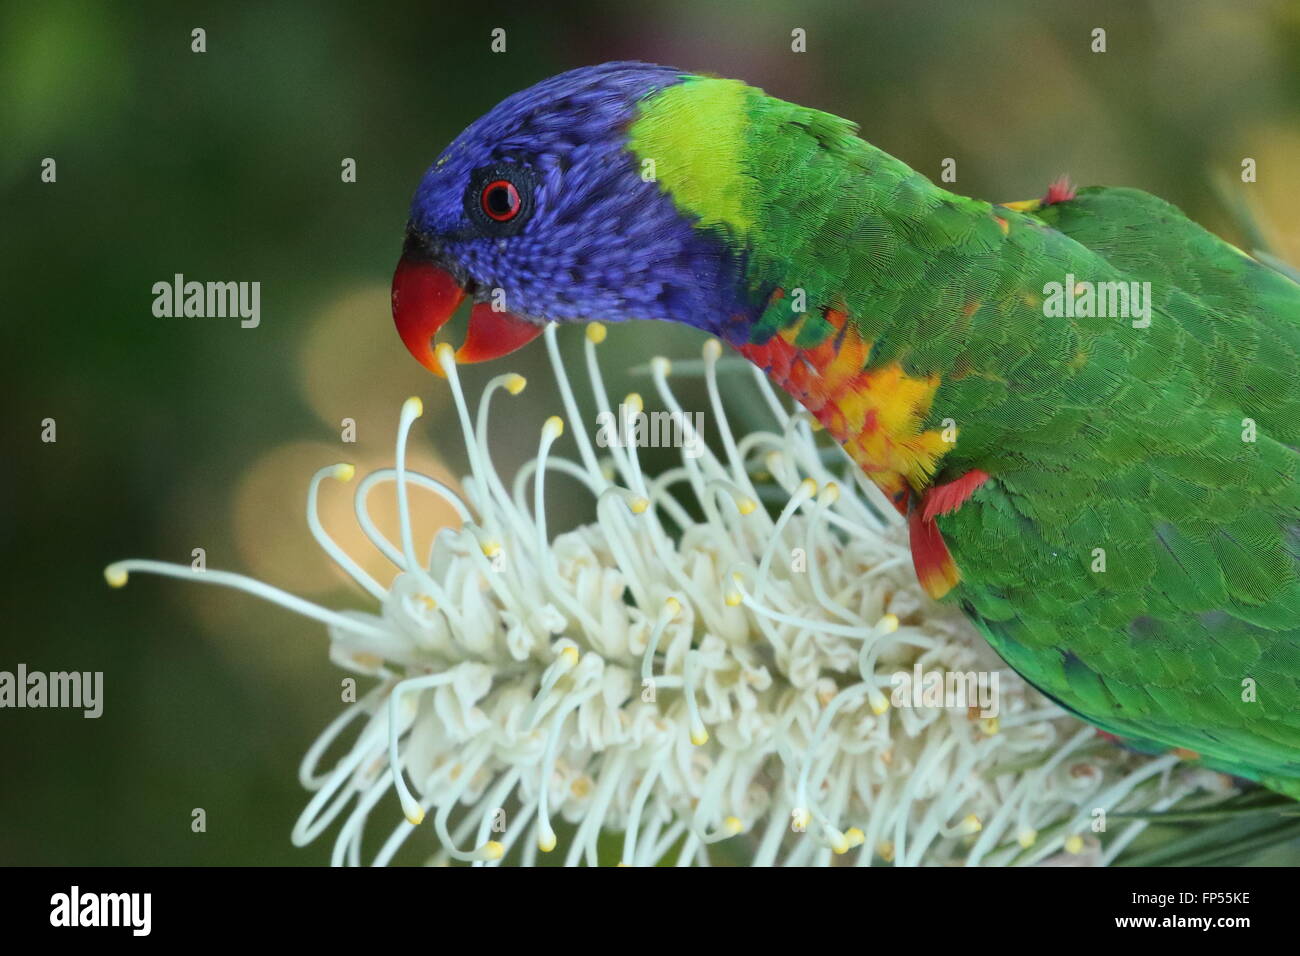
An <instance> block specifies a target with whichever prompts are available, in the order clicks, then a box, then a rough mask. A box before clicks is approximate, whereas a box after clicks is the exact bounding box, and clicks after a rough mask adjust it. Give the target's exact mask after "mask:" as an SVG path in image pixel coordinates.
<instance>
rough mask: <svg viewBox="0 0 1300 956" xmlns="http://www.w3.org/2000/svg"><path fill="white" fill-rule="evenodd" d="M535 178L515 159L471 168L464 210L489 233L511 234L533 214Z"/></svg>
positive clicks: (480, 228)
mask: <svg viewBox="0 0 1300 956" xmlns="http://www.w3.org/2000/svg"><path fill="white" fill-rule="evenodd" d="M535 187H536V180H535V177H534V174H533V171H532V170H531V169H529V168H528V167H527V166H522V165H519V164H518V163H496V164H494V165H492V166H485V167H483V168H481V169H476V170H474V172H473V173H471V174H470V177H469V187H468V188H467V189H466V190H465V213H466V215H467V216H468V217H469V220H470V222H471V223H473V224H474V225H475V226H477V227H478V231H479V232H481V233H483V234H484V235H488V236H513V235H514V234H515V233H517V232H518V231H519V230H520V229H522V228H523V226H524V223H526V222H527V221H528V219H529V217H530V216H531V215H532V212H533V208H534V206H535V205H536V203H535V199H534V196H535Z"/></svg>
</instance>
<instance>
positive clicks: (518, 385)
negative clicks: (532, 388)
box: [504, 372, 528, 395]
mask: <svg viewBox="0 0 1300 956" xmlns="http://www.w3.org/2000/svg"><path fill="white" fill-rule="evenodd" d="M504 384H505V390H506V391H507V392H509V393H510V394H511V395H518V394H519V393H520V392H522V391H523V390H524V389H525V388H527V387H528V379H526V378H524V377H523V376H522V375H520V374H519V373H518V372H511V373H510V374H509V375H507V376H506V380H505V383H504Z"/></svg>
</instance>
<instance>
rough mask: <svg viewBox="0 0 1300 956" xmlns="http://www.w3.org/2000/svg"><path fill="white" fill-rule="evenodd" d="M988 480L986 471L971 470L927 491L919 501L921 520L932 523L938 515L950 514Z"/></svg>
mask: <svg viewBox="0 0 1300 956" xmlns="http://www.w3.org/2000/svg"><path fill="white" fill-rule="evenodd" d="M988 480H989V473H988V472H987V471H982V470H980V469H979V468H972V469H971V470H970V471H968V472H966V474H964V475H962V476H961V477H960V478H955V479H953V480H952V481H949V482H947V483H945V484H942V485H935V486H934V487H933V488H930V489H928V490H927V491H926V493H925V496H924V497H922V499H921V508H922V515H921V516H922V518H924V519H925V520H926V521H933V520H934V519H935V517H936V516H938V515H946V514H951V513H952V512H954V511H956V510H957V509H958V508H960V507H961V506H962V505H964V504H965V503H966V501H967V499H968V498H970V496H971V495H973V494H975V489H976V488H978V487H979V486H980V485H982V484H984V482H986V481H988Z"/></svg>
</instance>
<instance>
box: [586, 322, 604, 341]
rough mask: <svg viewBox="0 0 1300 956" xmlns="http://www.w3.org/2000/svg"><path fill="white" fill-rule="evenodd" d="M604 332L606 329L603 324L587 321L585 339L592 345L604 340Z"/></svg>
mask: <svg viewBox="0 0 1300 956" xmlns="http://www.w3.org/2000/svg"><path fill="white" fill-rule="evenodd" d="M606 334H607V330H606V328H605V326H603V325H601V324H600V323H599V322H588V323H587V341H588V342H590V343H591V344H592V345H599V344H600V343H601V342H604V341H605V336H606Z"/></svg>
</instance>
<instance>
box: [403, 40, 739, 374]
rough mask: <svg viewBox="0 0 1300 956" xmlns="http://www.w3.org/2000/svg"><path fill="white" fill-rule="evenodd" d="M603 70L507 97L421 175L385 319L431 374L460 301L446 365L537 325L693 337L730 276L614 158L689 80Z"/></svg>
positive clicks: (665, 201) (516, 339)
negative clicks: (632, 323) (462, 334)
mask: <svg viewBox="0 0 1300 956" xmlns="http://www.w3.org/2000/svg"><path fill="white" fill-rule="evenodd" d="M688 78H689V77H688V75H686V74H683V73H681V72H680V71H677V70H673V69H669V68H667V67H661V66H652V65H649V64H644V63H607V64H602V65H600V66H594V67H584V68H582V69H578V70H573V71H571V72H568V73H564V74H561V75H559V76H555V77H552V78H550V79H548V80H545V81H543V82H541V83H538V84H537V85H535V86H533V87H530V88H529V89H526V90H523V91H522V92H519V93H516V94H514V95H512V96H510V97H508V98H507V99H506V100H504V101H503V102H501V103H500V104H499V105H498V106H497V107H495V108H494V109H493V110H492V111H491V112H489V113H487V114H486V115H485V116H483V117H481V118H480V119H478V120H477V121H475V122H474V123H473V124H471V125H470V126H469V127H468V128H466V129H465V131H464V132H462V133H461V134H460V135H459V136H458V137H456V139H455V140H454V141H453V142H452V143H451V145H450V146H448V147H447V148H446V150H444V152H443V153H442V155H441V156H439V157H438V159H437V160H436V161H435V162H434V164H433V165H432V166H431V167H430V168H429V170H428V172H426V173H425V175H424V178H423V179H422V180H421V182H420V185H419V188H418V189H417V190H416V193H415V197H414V199H413V200H412V203H411V212H410V219H409V222H408V223H407V227H406V240H405V244H404V246H403V249H402V256H401V260H400V261H399V262H398V265H397V270H396V272H395V273H394V275H393V288H392V299H393V319H394V321H395V322H396V325H397V329H398V332H399V333H400V334H401V337H402V340H403V342H404V343H405V344H406V347H407V348H408V349H409V350H410V352H411V354H412V355H414V356H415V358H416V359H418V360H419V361H420V362H421V363H422V364H424V365H425V366H426V367H427V368H429V369H430V370H432V371H434V372H437V373H439V374H441V369H440V368H439V366H438V361H437V358H436V353H435V351H434V348H433V344H432V343H433V337H434V335H435V333H436V332H437V331H438V330H439V328H441V327H442V326H443V325H444V324H446V323H447V321H448V320H449V319H450V318H451V317H452V314H453V313H454V312H455V311H456V309H457V308H458V306H459V305H460V304H461V303H462V301H464V300H465V299H466V298H468V299H470V300H472V302H473V308H472V310H471V313H470V322H469V330H468V333H467V335H466V339H465V342H464V344H463V345H462V346H461V347H460V349H459V350H458V351H457V353H456V356H457V360H458V361H461V362H477V361H484V360H486V359H491V358H496V357H499V356H501V355H505V354H507V353H509V352H512V351H514V350H515V349H517V348H519V347H521V346H522V345H524V344H526V343H527V342H529V341H531V340H532V339H533V338H535V337H536V336H537V335H538V334H540V333H541V331H542V330H543V329H544V328H545V325H546V323H548V322H582V321H589V320H594V319H599V320H602V321H621V320H624V319H665V320H672V321H682V322H690V323H691V324H695V325H699V326H701V327H705V328H708V327H709V323H710V322H712V321H713V318H712V317H713V316H716V315H718V314H720V310H721V311H725V306H724V305H723V304H722V299H724V298H725V297H726V296H725V291H726V290H728V289H729V288H730V287H731V284H730V283H729V282H728V278H729V277H730V276H732V275H734V273H735V267H734V262H733V261H732V258H733V257H732V256H731V254H730V253H729V251H728V250H727V248H726V246H725V244H724V243H722V242H720V241H718V240H717V239H715V238H711V237H709V236H708V235H707V234H704V233H702V232H700V231H699V230H697V229H695V228H694V224H693V222H692V219H691V217H690V216H689V215H684V214H683V213H682V211H681V210H679V209H678V208H677V206H676V205H675V204H674V202H673V200H672V198H671V196H670V195H668V194H667V192H666V191H665V190H663V189H661V188H660V186H659V184H658V183H657V182H656V181H655V179H654V177H653V176H646V175H645V174H644V173H645V170H644V160H643V159H641V158H639V157H638V156H637V155H636V154H635V153H634V152H633V151H632V150H631V149H630V148H629V128H630V127H631V126H632V125H633V124H634V123H635V121H636V119H637V117H638V112H639V110H640V108H641V106H642V104H644V103H645V102H647V100H649V99H652V98H653V97H654V96H655V95H656V94H657V93H659V92H661V91H663V90H665V89H667V88H669V87H672V86H674V85H675V84H678V83H681V82H682V81H683V80H685V79H688Z"/></svg>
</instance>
